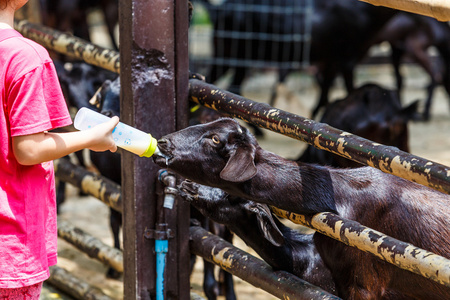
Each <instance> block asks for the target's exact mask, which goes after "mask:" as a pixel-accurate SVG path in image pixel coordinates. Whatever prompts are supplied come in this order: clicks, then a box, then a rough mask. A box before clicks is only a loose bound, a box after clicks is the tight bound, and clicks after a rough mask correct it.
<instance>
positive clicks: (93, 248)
mask: <svg viewBox="0 0 450 300" xmlns="http://www.w3.org/2000/svg"><path fill="white" fill-rule="evenodd" d="M58 237H60V238H62V239H64V240H65V241H66V242H69V243H70V244H72V245H73V246H75V247H76V248H77V249H79V250H80V251H82V252H83V253H86V254H87V255H88V256H89V257H91V258H95V259H97V260H99V261H101V262H102V263H104V264H106V265H108V266H110V267H112V268H113V269H114V270H116V271H118V272H123V253H122V251H121V250H119V249H117V248H113V247H110V246H108V245H106V244H105V243H103V242H102V241H101V240H99V239H97V238H96V237H93V236H92V235H90V234H88V233H86V232H84V231H83V230H82V229H80V228H77V227H75V226H73V225H72V224H70V223H69V222H67V221H63V220H58Z"/></svg>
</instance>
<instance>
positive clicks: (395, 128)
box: [298, 84, 418, 168]
mask: <svg viewBox="0 0 450 300" xmlns="http://www.w3.org/2000/svg"><path fill="white" fill-rule="evenodd" d="M417 106H418V101H415V102H413V103H412V104H410V105H408V106H406V107H402V105H401V103H400V99H399V97H398V94H397V92H396V91H394V90H388V89H385V88H383V87H381V86H379V85H376V84H364V85H363V86H361V87H359V88H357V89H355V90H353V91H352V92H350V93H349V94H348V95H347V96H346V97H345V98H344V99H341V100H336V101H334V102H332V103H330V104H328V105H327V106H326V107H325V111H324V114H323V115H322V118H321V119H320V122H321V123H326V124H328V125H330V126H332V127H334V128H338V129H340V130H343V131H346V132H349V133H352V134H354V135H357V136H360V137H363V138H365V139H368V140H371V141H373V142H376V143H379V144H383V145H389V146H394V147H397V148H399V149H400V150H402V151H405V152H409V141H408V137H409V133H408V122H409V121H410V120H416V119H418V112H417ZM298 160H299V161H301V162H308V163H318V164H321V165H329V166H333V167H341V168H348V167H352V168H354V167H361V166H362V165H361V164H359V163H357V162H355V161H352V160H349V159H347V158H344V157H342V156H339V155H336V154H333V153H331V152H329V151H326V150H321V149H318V148H316V147H314V146H311V145H308V147H307V148H306V149H305V151H304V152H303V154H302V155H301V156H300V157H299V158H298Z"/></svg>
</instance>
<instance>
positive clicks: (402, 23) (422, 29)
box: [375, 12, 450, 120]
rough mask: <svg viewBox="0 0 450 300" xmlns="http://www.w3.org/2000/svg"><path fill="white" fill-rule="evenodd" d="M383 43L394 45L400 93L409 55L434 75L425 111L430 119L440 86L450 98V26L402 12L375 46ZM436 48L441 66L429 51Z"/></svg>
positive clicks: (381, 35)
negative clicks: (403, 63)
mask: <svg viewBox="0 0 450 300" xmlns="http://www.w3.org/2000/svg"><path fill="white" fill-rule="evenodd" d="M383 41H386V42H388V43H389V44H390V45H391V52H392V53H391V59H392V65H393V67H394V73H395V78H396V82H397V89H398V91H399V92H400V91H401V90H402V87H403V77H402V75H401V73H400V63H401V60H402V58H404V57H406V56H408V57H409V58H411V59H412V60H413V62H416V63H418V64H419V65H420V66H421V67H422V68H423V69H424V71H425V72H427V74H428V75H429V76H430V84H429V86H428V88H427V91H428V95H427V98H426V102H425V109H424V111H423V119H424V120H429V119H430V109H431V103H432V98H433V93H434V90H435V88H436V87H437V85H439V84H442V86H443V87H444V89H445V91H446V92H447V95H450V26H449V24H448V23H447V22H439V21H437V20H436V19H434V18H431V17H426V16H421V15H416V14H411V13H405V12H402V13H399V14H397V15H396V16H395V17H394V18H392V19H391V20H390V21H389V22H388V23H387V24H386V26H385V27H384V28H383V29H382V30H381V32H379V34H378V35H377V37H376V40H375V43H381V42H383ZM432 46H434V47H435V48H436V50H437V51H438V53H439V57H437V58H438V64H439V65H433V61H432V59H431V57H430V55H429V54H428V50H429V48H430V47H432Z"/></svg>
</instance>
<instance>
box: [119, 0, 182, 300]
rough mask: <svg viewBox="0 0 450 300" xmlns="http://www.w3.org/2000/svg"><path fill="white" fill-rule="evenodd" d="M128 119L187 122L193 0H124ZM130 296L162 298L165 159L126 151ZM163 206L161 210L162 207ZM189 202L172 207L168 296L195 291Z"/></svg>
mask: <svg viewBox="0 0 450 300" xmlns="http://www.w3.org/2000/svg"><path fill="white" fill-rule="evenodd" d="M119 5H120V6H119V14H120V18H119V19H120V65H121V73H120V75H121V120H122V121H123V122H125V123H128V124H130V125H132V126H135V127H137V128H139V129H141V130H144V131H146V132H149V133H151V134H152V135H153V136H154V137H156V138H159V137H161V136H162V135H164V134H167V133H170V132H173V131H175V130H177V129H181V128H183V127H185V126H186V125H187V113H188V98H187V97H188V52H187V30H188V9H187V1H186V0H125V1H119ZM122 157H123V158H122V178H123V179H122V192H123V206H124V207H123V220H124V229H123V233H124V267H125V270H124V298H125V299H155V294H156V282H155V281H156V261H155V255H154V250H155V249H154V246H155V245H154V241H153V240H151V239H146V238H145V237H144V233H145V230H146V229H155V222H156V219H157V216H158V215H160V213H161V211H160V210H162V209H163V208H162V207H157V205H156V203H157V195H156V187H155V184H156V181H157V180H158V179H157V171H158V167H157V166H156V165H155V164H154V163H153V161H152V159H151V158H150V159H148V158H140V157H137V156H135V155H133V154H129V153H124V155H123V156H122ZM158 210H159V211H158ZM188 211H189V207H188V205H187V204H186V203H184V202H183V201H179V200H177V201H176V205H175V207H174V208H173V209H172V210H167V209H166V210H165V211H164V214H165V222H166V223H167V224H168V228H169V229H170V230H171V232H172V233H173V238H170V239H169V252H168V253H167V264H166V271H165V272H164V274H165V280H164V282H165V289H164V294H165V299H180V300H184V299H186V300H187V299H189V245H188V238H189V213H188Z"/></svg>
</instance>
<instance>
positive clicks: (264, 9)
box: [189, 0, 313, 81]
mask: <svg viewBox="0 0 450 300" xmlns="http://www.w3.org/2000/svg"><path fill="white" fill-rule="evenodd" d="M193 4H194V18H193V21H192V23H191V27H190V31H189V43H190V45H189V51H190V68H191V71H196V72H201V73H202V74H206V75H210V76H211V80H212V81H213V80H216V79H218V78H220V77H221V76H222V75H224V74H225V73H226V72H227V71H228V70H229V69H235V71H236V72H238V70H240V71H242V70H244V69H245V70H250V69H252V70H253V69H284V70H298V69H301V68H305V67H307V66H309V51H310V44H311V19H312V13H313V0H280V1H275V0H196V1H194V2H193Z"/></svg>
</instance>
